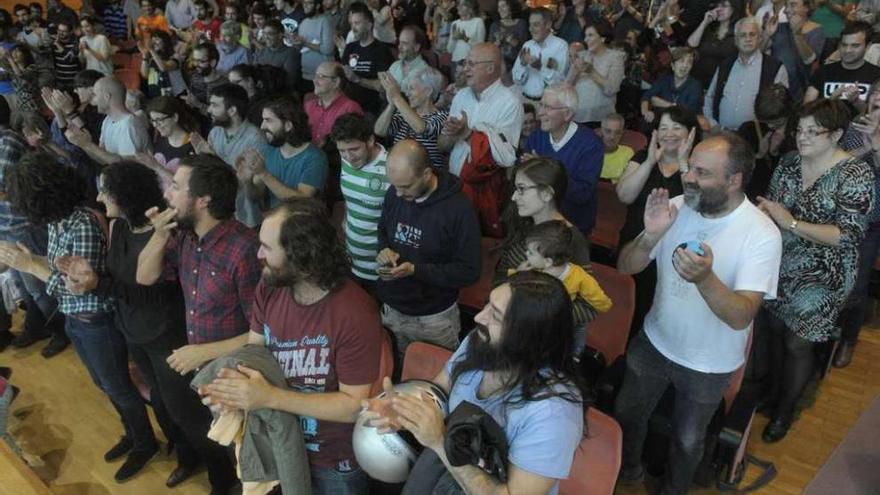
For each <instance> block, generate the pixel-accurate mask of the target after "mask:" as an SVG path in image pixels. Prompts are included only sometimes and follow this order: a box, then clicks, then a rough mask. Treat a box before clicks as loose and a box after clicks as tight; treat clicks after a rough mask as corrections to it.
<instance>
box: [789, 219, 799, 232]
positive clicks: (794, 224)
mask: <svg viewBox="0 0 880 495" xmlns="http://www.w3.org/2000/svg"><path fill="white" fill-rule="evenodd" d="M797 226H798V221H797V219H796V218H792V219H791V223H790V224H788V230H789V231H791V232H794V231H796V230H797Z"/></svg>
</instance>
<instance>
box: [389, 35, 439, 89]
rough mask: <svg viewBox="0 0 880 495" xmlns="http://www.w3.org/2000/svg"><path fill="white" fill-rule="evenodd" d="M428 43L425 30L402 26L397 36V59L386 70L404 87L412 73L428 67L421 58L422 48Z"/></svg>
mask: <svg viewBox="0 0 880 495" xmlns="http://www.w3.org/2000/svg"><path fill="white" fill-rule="evenodd" d="M427 44H428V38H427V37H425V32H424V31H422V28H420V27H418V26H404V28H403V29H401V30H400V35H399V36H398V37H397V59H398V60H397V61H395V62H394V63H393V64H391V67H389V68H388V72H389V73H390V74H391V77H393V78H394V80H395V81H397V83H398V84H399V85H400V86H401V87H406V86H407V85H408V84H409V79H410V77H411V76H412V75H413V74H417V73H418V72H419V71H421V70H422V69H427V68H428V67H430V66H429V65H428V62H425V59H424V58H422V49H423V48H425V46H427Z"/></svg>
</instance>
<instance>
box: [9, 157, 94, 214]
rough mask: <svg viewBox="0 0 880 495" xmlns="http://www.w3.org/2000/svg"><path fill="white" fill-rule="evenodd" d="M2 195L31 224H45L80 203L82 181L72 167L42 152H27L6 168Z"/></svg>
mask: <svg viewBox="0 0 880 495" xmlns="http://www.w3.org/2000/svg"><path fill="white" fill-rule="evenodd" d="M4 182H5V185H6V196H7V198H8V199H9V202H10V203H12V207H13V208H14V209H15V210H16V211H18V212H19V213H20V214H21V215H23V216H24V217H25V218H27V219H28V221H29V222H31V223H32V224H34V225H39V226H43V225H48V224H50V223H53V222H58V221H60V220H63V219H65V218H67V217H68V216H70V214H71V213H73V211H74V210H75V209H76V208H77V207H78V206H83V205H84V204H85V202H86V200H87V198H86V184H85V181H84V180H83V179H82V177H80V176H79V174H77V173H76V170H74V169H73V168H72V167H68V166H66V165H64V164H62V163H61V162H60V161H59V160H58V158H57V157H55V156H54V155H51V154H49V153H46V152H44V151H33V152H30V153H28V154H26V155H24V157H23V158H22V159H21V161H20V162H19V163H18V165H16V166H14V167H10V168H8V169H7V170H6V177H5V180H4Z"/></svg>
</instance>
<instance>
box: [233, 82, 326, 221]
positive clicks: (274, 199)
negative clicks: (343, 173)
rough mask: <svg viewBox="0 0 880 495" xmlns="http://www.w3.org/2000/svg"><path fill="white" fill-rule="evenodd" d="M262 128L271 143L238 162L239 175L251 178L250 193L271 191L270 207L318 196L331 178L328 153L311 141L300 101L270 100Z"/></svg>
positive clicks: (257, 195)
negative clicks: (329, 175) (325, 153)
mask: <svg viewBox="0 0 880 495" xmlns="http://www.w3.org/2000/svg"><path fill="white" fill-rule="evenodd" d="M260 130H261V131H263V132H264V133H265V136H266V140H267V141H268V142H269V143H268V144H263V145H261V146H259V147H257V148H251V149H249V150H247V151H245V152H244V154H242V155H241V158H240V159H239V162H238V163H237V165H236V166H237V168H238V169H239V170H240V172H239V175H240V176H244V177H247V179H246V180H245V187H246V189H247V194H248V195H249V196H251V197H253V198H263V197H265V196H266V192H267V190H268V193H269V206H270V207H275V206H278V204H279V203H280V202H281V201H282V200H285V199H288V198H311V197H315V196H317V195H318V193H319V192H321V190H322V189H324V183H325V182H326V180H327V156H326V155H324V152H323V151H321V150H320V149H318V147H317V146H315V145H314V144H312V143H311V137H312V136H311V133H312V131H311V130H310V129H309V122H308V117H306V113H305V112H304V111H303V109H302V105H300V103H299V101H296V100H295V99H293V98H290V97H281V98H277V99H275V100H272V101H270V102H269V103H267V104H266V105H265V106H264V107H263V123H262V125H261V126H260Z"/></svg>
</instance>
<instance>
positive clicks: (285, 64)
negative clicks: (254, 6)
mask: <svg viewBox="0 0 880 495" xmlns="http://www.w3.org/2000/svg"><path fill="white" fill-rule="evenodd" d="M262 33H263V35H262V38H263V40H264V41H263V42H262V44H261V46H260V47H259V48H256V49H254V51H253V52H252V53H251V59H250V62H251V64H252V65H271V66H273V67H277V68H279V69H281V70H282V71H284V77H285V80H284V83H285V84H284V85H285V86H286V87H287V88H288V89H293V88H296V87H297V84H299V79H300V77H301V75H302V74H301V73H300V53H299V51H298V50H296V49H294V48H293V47H290V46H287V45H285V44H284V27H283V26H282V25H281V23H280V22H278V21H275V20H269V21H266V25H265V26H264V27H263V29H262Z"/></svg>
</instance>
